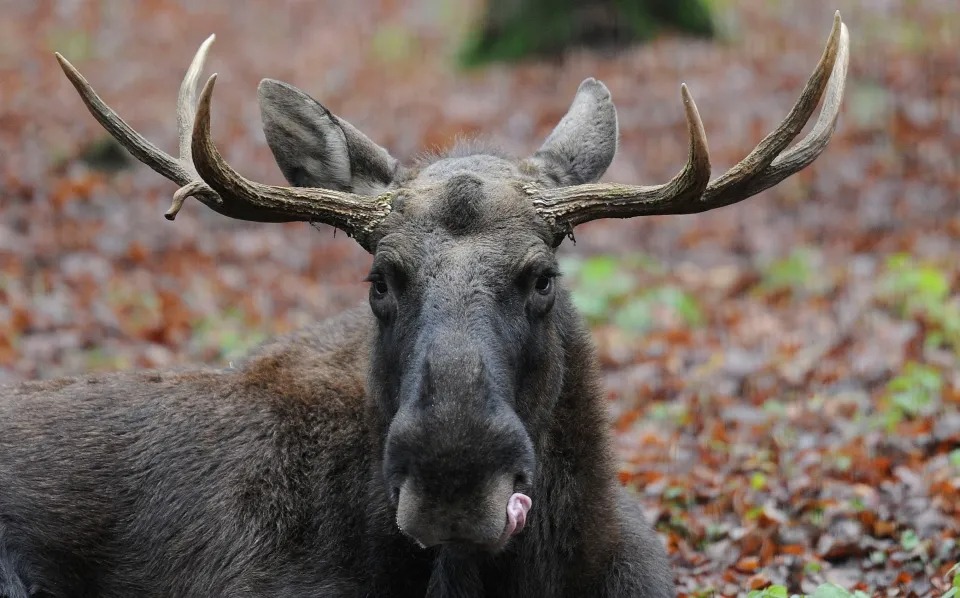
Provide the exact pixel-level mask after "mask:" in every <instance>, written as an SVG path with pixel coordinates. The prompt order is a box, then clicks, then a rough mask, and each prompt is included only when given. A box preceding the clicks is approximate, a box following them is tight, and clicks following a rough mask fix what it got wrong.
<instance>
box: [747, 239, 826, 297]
mask: <svg viewBox="0 0 960 598" xmlns="http://www.w3.org/2000/svg"><path fill="white" fill-rule="evenodd" d="M760 276H761V280H760V284H759V285H758V287H757V290H758V291H760V292H761V293H781V292H788V293H790V294H792V295H804V294H807V295H822V294H824V293H826V292H828V291H829V290H830V289H831V288H832V287H833V284H832V282H831V281H830V280H829V279H828V278H827V277H825V276H824V273H823V256H822V255H821V254H820V252H819V251H817V250H815V249H811V248H809V247H797V248H795V249H794V250H793V251H791V252H790V254H789V255H788V256H786V257H783V258H780V259H778V260H774V261H772V262H770V263H769V264H767V265H766V266H765V267H763V268H762V270H761V275H760Z"/></svg>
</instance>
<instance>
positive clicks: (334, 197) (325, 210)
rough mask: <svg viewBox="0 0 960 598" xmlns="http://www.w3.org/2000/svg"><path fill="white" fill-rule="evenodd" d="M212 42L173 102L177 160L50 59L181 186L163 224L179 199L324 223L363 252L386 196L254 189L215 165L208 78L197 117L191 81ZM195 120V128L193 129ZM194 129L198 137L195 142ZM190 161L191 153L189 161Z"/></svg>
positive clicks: (123, 137) (228, 212) (112, 127)
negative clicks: (345, 235) (354, 241)
mask: <svg viewBox="0 0 960 598" xmlns="http://www.w3.org/2000/svg"><path fill="white" fill-rule="evenodd" d="M214 39H215V36H213V35H211V36H210V37H208V38H207V39H206V41H204V42H203V44H201V46H200V49H198V50H197V53H196V55H195V56H194V57H193V61H192V62H191V63H190V68H188V69H187V74H186V76H184V78H183V82H182V83H181V84H180V92H179V94H178V98H177V130H178V141H179V152H180V157H179V158H174V157H173V156H171V155H169V154H167V153H166V152H164V151H163V150H161V149H159V148H158V147H157V146H155V145H154V144H152V143H151V142H149V141H147V139H146V138H144V137H143V135H141V134H140V133H137V132H136V131H135V130H134V129H133V128H132V127H130V125H128V124H127V123H126V122H124V120H123V119H122V118H120V116H119V115H118V114H117V113H116V112H115V111H114V110H113V109H111V108H110V106H108V105H107V104H106V103H105V102H104V101H103V100H101V99H100V96H98V95H97V93H96V92H95V91H94V90H93V87H92V86H91V85H90V83H89V82H87V80H86V79H85V78H84V77H83V75H81V74H80V72H79V71H77V69H76V68H74V66H73V65H72V64H70V62H69V61H67V59H66V58H64V57H63V56H61V55H60V54H59V53H57V54H56V57H57V61H59V63H60V67H61V68H62V69H63V72H64V74H66V76H67V78H68V79H70V82H71V83H73V86H74V87H75V88H76V89H77V92H78V93H79V94H80V97H81V99H83V102H84V104H86V106H87V108H88V109H89V110H90V113H91V114H92V115H93V116H94V118H96V119H97V122H99V123H100V124H101V125H102V126H103V128H104V129H106V130H107V131H108V132H109V133H110V134H111V135H113V137H114V139H116V140H117V141H118V142H119V143H120V145H122V146H123V147H125V148H126V149H127V150H129V151H130V153H131V154H133V155H134V157H136V158H137V159H138V160H140V161H141V162H143V163H144V164H146V165H147V166H149V167H150V168H152V169H153V170H155V171H156V172H157V173H159V174H161V175H163V176H164V177H166V178H167V179H169V180H171V181H173V182H175V183H177V184H178V185H181V187H180V189H178V190H177V191H176V192H175V193H174V194H173V202H172V203H171V205H170V209H169V210H167V212H166V214H165V216H166V218H167V219H168V220H173V219H174V218H176V216H177V213H178V212H179V211H180V208H181V207H182V206H183V202H184V200H185V199H186V198H187V197H189V196H193V197H196V198H197V199H198V200H200V201H201V202H202V203H203V204H205V205H206V206H208V207H209V208H211V209H212V210H214V211H216V212H219V213H220V214H223V215H224V216H227V217H230V218H236V219H239V220H250V221H255V222H293V221H310V222H324V223H327V224H331V225H333V226H336V227H338V228H340V229H342V230H344V231H346V232H347V233H348V234H350V235H352V236H355V237H357V240H358V241H360V244H361V245H364V247H366V246H367V245H366V244H367V238H366V237H367V235H368V234H369V233H370V232H371V231H372V229H373V227H374V225H375V224H376V223H377V222H379V221H380V220H382V219H383V218H384V217H386V215H387V214H388V213H389V212H390V197H389V195H385V196H381V197H379V198H376V199H373V198H367V197H363V196H359V195H353V194H350V193H341V192H337V191H327V190H324V189H309V190H306V189H294V188H289V187H270V186H267V185H259V184H256V183H251V182H249V181H247V180H246V179H243V177H240V176H239V175H238V174H236V172H234V171H233V170H232V169H231V168H230V167H229V166H227V165H226V164H225V163H224V162H223V160H222V159H221V158H220V154H219V153H218V152H217V150H216V148H215V147H214V146H213V142H212V141H211V140H210V120H209V118H210V94H211V93H212V91H213V80H214V78H215V76H214V77H212V78H211V80H210V81H208V83H207V86H206V87H205V88H204V92H203V94H202V95H201V106H200V110H199V112H200V113H199V114H198V113H197V112H198V110H197V105H196V87H197V80H198V78H199V76H200V72H201V71H202V70H203V64H204V62H205V60H206V57H207V51H208V50H209V48H210V45H211V44H212V43H213V40H214ZM195 120H196V121H197V123H198V125H197V126H194V121H195ZM195 129H196V130H201V131H203V134H201V135H197V134H196V131H195ZM193 154H197V156H196V158H194V155H193ZM197 169H199V170H200V172H199V174H198V172H197ZM201 175H202V177H203V178H201Z"/></svg>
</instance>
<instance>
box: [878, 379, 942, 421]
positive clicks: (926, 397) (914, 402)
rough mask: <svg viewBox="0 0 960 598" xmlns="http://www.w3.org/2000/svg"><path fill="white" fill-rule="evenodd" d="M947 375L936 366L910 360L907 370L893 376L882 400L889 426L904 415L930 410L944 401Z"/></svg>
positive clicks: (913, 415) (920, 413) (911, 415)
mask: <svg viewBox="0 0 960 598" xmlns="http://www.w3.org/2000/svg"><path fill="white" fill-rule="evenodd" d="M942 388H943V377H942V376H941V374H940V372H939V371H938V370H937V369H936V368H933V367H930V366H928V365H923V364H919V363H915V362H909V363H907V364H906V365H905V366H904V368H903V372H902V373H901V374H900V375H899V376H897V377H895V378H894V379H892V380H890V382H888V383H887V387H886V389H885V391H884V395H883V397H882V399H881V402H880V408H879V413H880V415H881V419H882V421H883V423H884V424H885V425H886V426H887V428H888V429H889V428H892V427H893V426H896V425H897V424H898V423H900V422H901V421H902V420H903V419H904V418H913V417H917V416H918V415H923V414H929V413H931V411H932V410H933V409H934V408H935V407H936V405H937V404H938V403H939V402H940V392H941V390H942Z"/></svg>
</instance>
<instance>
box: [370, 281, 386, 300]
mask: <svg viewBox="0 0 960 598" xmlns="http://www.w3.org/2000/svg"><path fill="white" fill-rule="evenodd" d="M389 292H390V287H389V286H387V283H386V282H384V281H382V280H374V281H373V295H374V297H384V296H386V294H387V293H389Z"/></svg>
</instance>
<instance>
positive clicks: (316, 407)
mask: <svg viewBox="0 0 960 598" xmlns="http://www.w3.org/2000/svg"><path fill="white" fill-rule="evenodd" d="M212 41H213V38H212V37H211V38H210V39H208V40H207V41H206V42H204V44H203V45H202V46H201V48H200V50H199V51H198V53H197V55H196V57H195V58H194V60H193V63H192V64H191V65H190V68H189V69H188V71H187V75H186V78H185V79H184V81H183V85H182V87H181V89H180V95H179V102H178V110H177V115H178V124H179V132H180V137H179V138H180V147H179V157H178V158H174V157H171V156H169V155H167V154H166V153H164V152H162V151H161V150H159V149H157V148H156V147H155V146H154V145H153V144H151V143H150V142H149V141H147V140H146V139H144V138H143V137H142V136H141V135H139V134H138V133H137V132H136V131H134V130H133V129H131V128H130V127H129V126H128V125H127V124H126V123H124V122H123V121H122V120H121V119H120V117H119V116H117V114H116V113H115V112H114V111H113V110H111V109H110V108H109V107H108V106H107V105H106V104H105V103H104V102H103V101H102V100H101V99H100V98H99V97H98V96H97V95H96V93H95V92H94V91H93V89H92V88H91V87H90V85H89V84H88V83H87V81H86V80H85V79H84V78H83V76H81V75H80V73H79V72H77V70H76V69H74V68H73V66H72V65H71V64H70V63H69V62H67V61H66V59H64V58H63V57H61V56H59V55H57V59H58V60H59V61H60V64H61V66H62V67H63V70H64V72H65V73H66V75H67V77H68V78H69V79H70V81H71V82H72V83H73V85H74V86H75V87H76V89H77V91H78V92H79V93H80V96H81V98H82V99H83V101H84V102H85V103H86V105H87V107H88V108H89V109H90V111H91V112H92V113H93V115H94V117H95V118H96V119H97V120H98V121H99V122H100V123H101V124H102V125H103V126H104V127H105V128H106V129H107V130H108V131H109V132H110V133H111V134H112V135H113V136H114V137H116V139H117V140H118V141H119V142H120V143H122V144H123V145H124V147H126V148H127V149H129V150H130V152H131V153H133V154H134V155H135V156H136V157H137V158H139V159H140V160H141V161H142V162H144V163H145V164H147V165H148V166H150V167H151V168H153V169H154V170H156V171H157V172H158V173H160V174H161V175H163V176H165V177H167V178H168V179H170V180H172V181H174V182H176V183H177V184H178V185H180V186H181V188H180V189H179V190H178V191H177V192H176V193H175V194H174V202H173V205H172V206H171V208H170V210H169V211H168V212H167V216H168V218H169V219H171V220H172V219H173V218H174V217H175V216H176V214H177V212H178V211H179V210H180V208H181V206H182V205H183V202H184V200H185V199H186V198H187V197H191V196H192V197H194V198H196V199H197V200H199V201H200V202H202V203H203V204H205V205H206V206H208V207H210V208H211V209H213V210H215V211H217V212H219V213H221V214H223V215H225V216H228V217H231V218H240V219H245V220H254V221H261V222H283V221H292V220H300V221H309V222H324V223H327V224H331V225H333V226H335V227H337V228H340V229H342V230H344V231H346V232H347V233H349V234H350V235H351V236H352V237H353V238H354V239H356V240H357V241H358V242H359V243H360V245H362V246H363V247H364V248H365V249H366V250H368V251H369V252H370V253H372V254H373V264H372V267H371V270H370V273H369V276H368V280H369V283H370V295H369V301H368V305H365V306H363V307H362V308H359V309H356V310H354V311H351V312H348V313H346V314H344V315H343V316H341V317H338V318H335V319H333V320H330V321H327V322H323V323H320V324H317V325H315V326H313V327H310V328H308V329H305V330H302V331H300V332H297V333H295V334H292V335H289V336H287V337H284V338H281V339H279V340H276V341H274V342H271V343H269V344H266V345H264V346H263V347H261V348H260V349H258V350H257V351H255V352H254V353H253V354H252V355H250V356H249V357H247V358H246V359H245V360H244V361H242V362H241V363H239V364H236V365H234V366H232V367H230V368H226V369H206V370H198V371H191V372H150V373H135V372H134V373H121V374H114V375H106V376H85V377H79V378H75V379H61V380H56V381H51V382H42V383H33V384H24V385H21V386H16V387H11V388H4V389H0V596H6V597H12V598H20V597H25V596H35V595H43V596H56V597H68V596H71V597H72V596H77V597H80V596H83V597H87V596H107V597H121V596H124V597H126V596H158V597H159V596H245V597H247V596H325V597H326V596H331V597H374V596H375V597H387V598H389V597H406V596H416V597H423V596H433V597H437V596H458V597H471V596H473V597H479V596H497V597H501V596H506V597H510V596H513V597H528V596H546V597H554V596H557V597H561V596H569V597H584V596H585V597H592V596H609V597H624V596H657V597H659V596H672V595H674V594H675V590H674V586H673V581H672V576H671V574H670V570H669V567H668V564H667V559H666V555H665V553H664V549H663V546H662V543H661V541H660V539H659V538H658V537H657V535H656V534H655V533H654V532H653V531H652V529H651V528H650V526H649V525H648V524H647V523H646V522H645V521H644V519H643V517H642V515H641V511H640V509H639V506H638V504H637V501H636V500H635V499H633V498H631V497H630V496H629V495H628V494H627V493H626V492H625V491H624V490H623V489H622V488H620V486H619V484H618V483H617V481H616V476H615V466H614V459H613V455H612V451H611V443H610V432H609V429H608V424H607V419H606V412H605V402H604V400H603V398H602V393H601V390H600V386H599V378H598V374H597V370H596V364H595V358H594V353H593V349H592V346H591V342H590V338H589V335H588V333H587V330H586V328H585V327H584V325H583V323H582V322H581V320H580V318H579V316H578V315H577V313H576V311H575V310H574V308H573V307H572V305H571V302H570V298H569V296H568V295H567V293H566V292H565V291H564V290H563V289H562V288H561V287H560V285H559V281H558V279H557V274H558V268H557V262H556V259H555V255H554V253H555V249H556V247H557V246H558V245H559V244H560V243H561V242H562V241H563V239H564V238H565V237H566V236H568V235H570V234H571V232H572V230H573V228H574V227H575V226H577V225H578V224H580V223H583V222H587V221H590V220H594V219H599V218H611V217H615V218H629V217H633V216H641V215H647V214H683V213H691V212H700V211H704V210H710V209H713V208H716V207H719V206H724V205H728V204H732V203H735V202H738V201H741V200H743V199H745V198H747V197H750V196H751V195H754V194H756V193H758V192H760V191H762V190H763V189H766V188H768V187H770V186H772V185H775V184H776V183H778V182H779V181H781V180H782V179H784V178H785V177H787V176H790V175H791V174H793V173H795V172H797V171H798V170H800V169H801V168H804V167H805V166H807V165H808V164H810V163H811V162H812V161H813V160H814V159H816V157H817V156H818V155H819V154H820V152H822V151H823V149H824V147H825V146H826V144H827V142H828V140H829V139H830V136H831V134H832V133H833V130H834V126H835V124H836V120H837V115H838V112H839V108H840V101H841V97H842V94H843V85H844V79H845V76H846V69H847V52H848V50H847V47H848V41H847V31H846V28H845V27H844V25H843V24H842V23H841V21H840V18H839V15H838V16H837V17H836V19H835V22H834V25H833V30H832V32H831V34H830V38H829V40H828V42H827V46H826V49H825V50H824V53H823V56H822V57H821V59H820V62H819V64H818V65H817V67H816V69H815V71H814V73H813V75H812V76H811V77H810V79H809V81H808V82H807V84H806V85H805V87H804V88H803V90H802V92H801V95H800V99H799V100H798V101H797V103H796V105H795V106H794V107H793V109H792V110H791V111H790V113H789V115H788V116H787V117H786V119H785V120H784V121H783V122H782V123H781V124H780V126H779V127H777V129H776V130H775V131H773V132H772V133H771V134H770V135H768V136H767V137H766V138H765V139H763V141H761V142H760V143H759V145H757V147H756V148H755V149H754V150H753V151H752V152H751V153H750V154H749V155H748V156H747V157H746V158H745V159H744V160H743V161H742V162H740V163H739V164H737V165H736V166H734V167H733V168H732V169H730V170H729V171H728V172H726V173H725V174H723V175H722V176H720V177H719V178H716V179H713V180H712V181H711V179H710V161H709V156H708V152H707V143H706V138H705V135H704V130H703V126H702V124H701V122H700V116H699V114H698V113H697V108H696V106H695V104H694V102H693V99H692V97H691V95H690V93H689V92H688V90H687V89H686V87H683V88H682V102H683V109H684V110H685V112H686V118H687V123H688V128H689V135H690V152H689V156H688V159H687V163H686V165H685V166H684V167H683V169H682V170H681V171H680V172H679V173H678V174H677V175H676V177H674V178H673V179H672V180H670V181H669V182H667V183H665V184H663V185H656V186H649V187H642V186H631V185H620V184H600V183H596V181H597V180H598V179H599V178H600V176H601V175H602V174H603V172H604V170H605V169H606V168H607V166H608V165H609V164H610V161H611V160H612V159H613V155H614V152H615V150H616V147H617V118H616V112H615V110H614V106H613V103H612V101H611V97H610V93H609V92H608V91H607V88H606V87H604V85H603V84H602V83H600V82H599V81H595V80H593V79H587V80H586V81H584V82H583V83H582V84H581V85H580V88H579V90H577V93H576V96H575V97H574V99H573V103H572V105H571V107H570V110H569V112H568V113H567V115H566V116H564V118H563V119H562V120H561V121H560V123H559V124H558V125H557V127H556V129H555V130H554V131H553V132H552V133H551V134H550V136H549V137H548V138H547V140H546V141H545V142H544V144H543V145H542V146H541V147H540V149H539V150H537V151H536V152H535V153H533V155H532V156H530V157H528V158H525V159H514V158H511V157H508V156H505V155H502V154H500V153H498V152H495V151H490V150H473V151H465V150H463V149H459V150H454V151H453V152H451V153H450V154H449V155H446V156H442V157H439V158H436V159H435V160H433V161H432V162H430V163H427V164H418V165H414V166H407V165H402V164H400V163H399V162H398V161H397V160H395V159H394V158H393V157H391V156H390V154H389V153H388V152H387V151H386V150H385V149H383V148H381V147H380V146H378V145H376V144H375V143H373V142H372V141H371V140H370V139H368V138H367V137H366V136H364V135H363V134H362V133H360V132H359V131H358V130H357V129H355V128H354V127H352V126H351V125H350V124H349V123H347V122H346V121H344V120H343V119H341V118H340V117H338V116H335V115H334V114H333V113H331V112H330V111H329V110H327V109H326V108H324V107H323V106H322V105H320V104H319V103H317V102H316V101H315V100H313V99H312V98H310V97H309V96H307V95H306V94H304V93H303V92H301V91H299V90H297V89H296V88H294V87H291V86H289V85H287V84H285V83H280V82H277V81H272V80H264V81H263V82H262V83H261V85H260V88H259V99H260V108H261V112H262V115H263V123H264V131H265V133H266V138H267V142H268V143H269V145H270V148H271V150H272V151H273V155H274V157H275V158H276V161H277V164H278V165H279V167H280V169H281V170H282V171H283V173H284V175H285V176H286V178H287V179H288V181H289V182H290V183H291V184H292V185H293V186H292V187H275V186H269V185H263V184H260V183H256V182H253V181H250V180H247V179H245V178H243V177H242V176H240V175H239V174H238V173H237V172H235V171H234V170H233V169H232V168H231V167H230V166H229V165H227V164H226V163H225V162H224V161H223V159H222V158H221V156H220V154H219V152H218V151H217V148H216V146H215V145H214V143H213V138H212V136H211V129H210V111H211V100H212V94H213V89H214V81H215V79H214V77H211V78H210V79H209V81H208V82H207V84H206V86H205V87H204V88H203V90H202V92H201V94H200V96H199V99H198V98H197V97H196V93H195V91H196V83H197V80H198V77H199V75H200V72H201V70H202V66H203V61H204V57H205V55H206V53H207V50H208V49H209V47H210V44H211V42H212ZM821 103H822V106H823V107H822V110H821V112H820V115H819V117H818V119H817V121H816V123H815V124H814V126H813V127H812V129H811V130H810V132H809V133H808V134H807V136H806V137H804V138H803V139H802V140H801V141H800V142H799V143H797V144H796V145H794V146H793V147H790V144H791V142H792V141H793V139H794V138H795V137H796V136H797V135H798V134H799V133H800V131H801V129H802V128H803V127H804V124H805V123H806V122H807V121H808V120H809V119H810V118H811V116H812V115H813V113H814V111H815V110H816V108H817V106H818V105H819V104H821Z"/></svg>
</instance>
